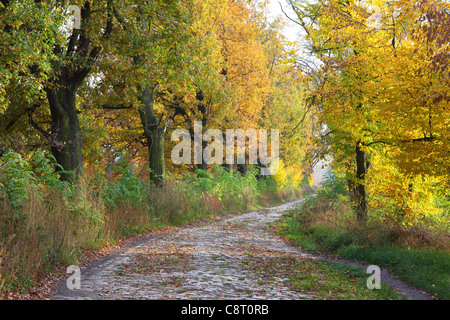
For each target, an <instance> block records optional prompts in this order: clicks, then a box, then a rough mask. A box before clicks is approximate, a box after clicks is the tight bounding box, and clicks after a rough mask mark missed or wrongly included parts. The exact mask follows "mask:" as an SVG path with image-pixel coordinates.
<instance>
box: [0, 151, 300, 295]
mask: <svg viewBox="0 0 450 320" xmlns="http://www.w3.org/2000/svg"><path fill="white" fill-rule="evenodd" d="M132 168H133V167H132V166H131V165H130V164H129V163H127V162H126V161H124V162H122V163H120V164H118V165H117V166H116V168H115V169H114V172H113V176H114V177H116V178H115V179H106V178H105V176H103V175H97V176H94V177H91V178H85V179H83V180H79V181H78V182H77V183H67V182H62V181H60V180H59V175H58V173H55V171H54V162H53V161H52V160H51V157H49V156H48V155H46V154H45V153H42V152H37V153H35V154H34V156H33V158H31V159H29V160H25V159H23V158H22V157H21V156H20V155H19V154H16V153H12V152H10V153H7V154H6V155H4V156H3V157H2V162H1V163H0V293H2V292H3V293H4V292H8V291H9V292H10V291H26V290H27V289H29V288H30V287H31V286H33V285H35V283H34V281H35V280H34V279H35V276H36V274H38V273H39V272H42V271H45V270H47V271H49V270H52V268H53V266H55V265H56V264H58V263H65V264H76V263H77V261H78V259H79V257H80V255H81V254H82V253H83V251H84V250H86V249H99V248H101V247H104V246H106V245H109V244H113V243H116V242H117V241H119V240H121V239H124V238H127V237H130V236H133V235H136V234H138V233H141V232H145V231H148V230H151V229H154V228H158V227H163V226H171V225H183V224H186V223H189V222H192V221H197V220H201V219H205V218H209V217H212V216H217V215H222V214H226V213H232V212H243V211H248V210H251V209H254V208H257V207H261V206H267V205H270V204H274V203H278V202H280V201H283V200H287V199H291V198H294V197H298V196H299V195H300V194H299V192H300V191H299V190H295V189H292V188H289V187H287V188H284V189H283V190H280V189H279V188H277V183H276V181H275V180H274V179H273V178H272V177H266V178H264V179H261V178H260V179H258V177H257V171H256V170H249V172H248V173H247V174H246V175H241V174H240V173H238V172H236V171H232V172H229V171H227V170H225V169H224V168H222V167H219V166H217V167H214V168H212V170H211V171H210V172H206V171H202V170H198V171H196V173H195V174H194V173H192V174H185V175H184V176H183V177H175V176H172V175H168V176H167V177H166V179H165V183H164V186H163V187H161V188H155V187H154V186H153V185H151V184H149V183H148V181H147V180H144V179H141V178H139V177H137V176H136V174H135V173H134V172H133V170H132Z"/></svg>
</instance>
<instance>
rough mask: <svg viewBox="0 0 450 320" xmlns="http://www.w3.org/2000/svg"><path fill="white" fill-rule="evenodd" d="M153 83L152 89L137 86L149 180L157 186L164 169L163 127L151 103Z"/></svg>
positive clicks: (160, 181) (153, 95)
mask: <svg viewBox="0 0 450 320" xmlns="http://www.w3.org/2000/svg"><path fill="white" fill-rule="evenodd" d="M157 86H158V85H155V86H154V87H153V88H152V89H150V87H149V86H146V87H145V88H144V89H141V88H139V92H140V96H139V100H140V101H141V103H142V107H141V109H139V115H140V117H141V123H142V127H143V128H144V135H145V138H146V140H147V145H148V157H149V169H150V181H151V182H153V183H154V184H155V185H157V186H162V185H163V175H164V171H165V160H164V133H165V129H164V128H163V127H161V125H160V123H159V120H158V118H157V117H156V116H155V112H154V109H153V104H154V101H155V91H156V87H157Z"/></svg>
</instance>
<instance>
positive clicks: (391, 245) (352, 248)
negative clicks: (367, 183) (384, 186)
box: [274, 176, 450, 299]
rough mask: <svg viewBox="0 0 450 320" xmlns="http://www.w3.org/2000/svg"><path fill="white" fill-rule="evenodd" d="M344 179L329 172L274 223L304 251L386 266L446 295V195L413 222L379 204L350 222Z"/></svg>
mask: <svg viewBox="0 0 450 320" xmlns="http://www.w3.org/2000/svg"><path fill="white" fill-rule="evenodd" d="M346 190H347V189H346V185H345V181H344V180H343V179H340V178H339V177H336V176H330V177H328V179H327V180H326V181H325V182H324V184H323V187H322V188H321V189H320V190H318V191H317V192H316V193H315V194H314V195H313V196H310V197H308V198H307V199H306V201H305V202H304V205H303V206H301V207H299V208H297V209H295V210H292V211H290V212H287V213H286V214H285V215H284V217H283V219H282V220H280V221H279V222H278V223H276V224H275V225H274V227H275V228H276V229H277V230H278V232H280V233H281V234H283V235H284V236H285V237H286V238H287V239H289V240H291V241H293V242H294V243H296V244H297V245H300V246H302V247H304V248H305V249H306V250H309V251H321V252H331V253H333V254H336V255H339V256H340V257H342V258H344V259H348V260H358V261H365V262H367V263H370V264H376V265H379V266H380V267H386V268H388V269H390V270H391V271H392V272H394V273H395V274H396V275H397V276H399V278H401V279H402V280H404V281H405V282H407V283H409V284H411V285H413V286H415V287H417V288H421V289H423V290H425V291H426V292H428V293H430V294H432V295H433V296H435V297H437V298H439V299H449V298H450V251H449V248H450V246H449V245H450V233H449V211H448V201H449V199H446V198H440V199H437V201H436V206H437V207H439V208H441V209H442V210H440V214H439V215H437V216H434V217H428V218H427V219H424V220H422V221H417V222H416V223H414V224H409V225H404V224H396V223H392V221H391V220H387V219H386V215H384V214H383V212H382V208H379V207H377V208H370V212H369V213H370V214H369V216H370V219H369V221H368V222H367V224H366V225H360V224H358V223H357V222H356V219H355V214H354V213H353V211H352V208H351V204H350V201H349V197H348V194H347V191H346Z"/></svg>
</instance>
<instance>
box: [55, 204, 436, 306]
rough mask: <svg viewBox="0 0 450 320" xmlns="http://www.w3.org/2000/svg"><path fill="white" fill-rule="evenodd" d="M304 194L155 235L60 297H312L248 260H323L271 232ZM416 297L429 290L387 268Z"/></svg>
mask: <svg viewBox="0 0 450 320" xmlns="http://www.w3.org/2000/svg"><path fill="white" fill-rule="evenodd" d="M300 202H301V200H297V201H294V202H290V203H287V204H283V205H280V206H276V207H272V208H268V209H263V210H260V211H255V212H251V213H246V214H242V215H234V216H231V217H228V218H224V219H220V220H216V221H213V222H208V223H205V224H200V225H199V226H191V227H186V228H180V229H177V230H173V231H169V232H167V233H163V234H159V235H156V236H150V237H148V238H146V239H143V240H141V241H140V242H139V243H138V244H135V245H133V246H130V247H127V248H123V249H121V250H119V251H118V252H116V253H113V254H110V255H108V256H106V257H104V258H102V259H101V260H99V261H95V262H93V263H91V264H89V265H88V266H87V267H86V268H83V269H82V270H81V289H76V290H69V289H67V286H66V282H65V280H64V281H62V282H61V283H60V284H59V285H58V289H57V292H56V293H55V296H54V299H71V300H72V299H108V300H111V299H114V300H115V299H204V300H206V299H246V300H249V299H258V300H260V299H270V300H276V299H290V300H292V299H309V298H311V297H309V296H308V295H307V294H304V293H301V292H296V291H292V290H290V289H289V285H288V283H287V282H286V280H287V279H283V278H275V279H273V282H272V283H271V286H270V287H268V286H261V283H260V278H259V277H258V275H256V274H255V273H254V272H252V271H251V270H250V269H249V268H246V266H245V259H246V258H248V257H249V255H253V256H255V255H260V256H290V257H297V258H298V259H302V258H323V257H320V256H312V255H309V254H306V253H304V252H302V251H301V250H300V249H299V248H295V247H292V246H290V245H288V244H287V243H286V242H284V241H283V240H282V239H280V238H279V237H277V236H276V235H274V234H272V233H270V232H269V231H268V230H267V226H268V224H269V223H270V222H272V221H274V220H276V219H278V218H279V217H280V216H281V215H282V213H283V212H284V211H286V210H289V209H291V208H293V207H295V206H296V205H298V204H299V203H300ZM385 280H387V282H390V283H391V284H393V285H394V286H398V287H401V288H402V291H403V292H405V293H406V294H407V295H408V296H409V297H410V298H412V299H427V298H428V296H426V295H424V294H422V293H421V292H420V291H418V290H415V289H413V288H410V287H408V286H406V285H404V284H403V283H401V282H395V281H396V280H395V279H393V278H392V277H390V276H389V275H387V274H384V273H383V274H382V281H385Z"/></svg>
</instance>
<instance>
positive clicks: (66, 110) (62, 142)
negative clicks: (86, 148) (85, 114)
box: [47, 87, 84, 181]
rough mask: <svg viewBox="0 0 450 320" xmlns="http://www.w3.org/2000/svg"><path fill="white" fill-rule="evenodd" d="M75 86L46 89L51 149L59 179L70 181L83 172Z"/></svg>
mask: <svg viewBox="0 0 450 320" xmlns="http://www.w3.org/2000/svg"><path fill="white" fill-rule="evenodd" d="M75 95H76V89H75V88H67V87H66V88H61V89H58V90H55V89H48V90H47V99H48V102H49V105H50V112H51V117H52V126H51V128H52V137H53V139H52V142H51V151H52V153H53V156H54V157H55V159H56V162H57V164H58V165H59V166H58V168H57V171H60V174H61V180H64V181H72V180H73V179H75V177H77V176H80V175H82V174H83V172H84V167H83V156H82V136H81V128H80V123H79V121H78V114H77V109H76V103H75Z"/></svg>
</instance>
